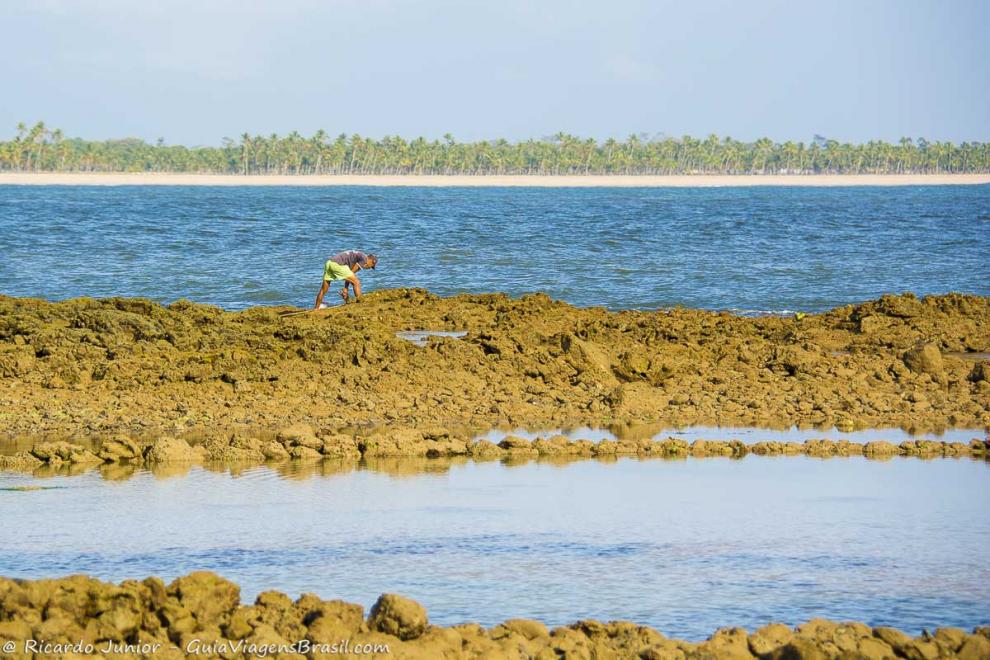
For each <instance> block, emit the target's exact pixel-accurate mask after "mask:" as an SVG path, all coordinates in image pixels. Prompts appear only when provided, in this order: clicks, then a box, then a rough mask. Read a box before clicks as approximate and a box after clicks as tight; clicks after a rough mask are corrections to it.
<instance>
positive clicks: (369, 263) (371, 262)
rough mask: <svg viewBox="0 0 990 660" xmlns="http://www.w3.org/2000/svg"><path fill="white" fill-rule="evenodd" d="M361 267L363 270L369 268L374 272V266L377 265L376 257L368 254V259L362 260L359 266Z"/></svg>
mask: <svg viewBox="0 0 990 660" xmlns="http://www.w3.org/2000/svg"><path fill="white" fill-rule="evenodd" d="M361 265H362V267H364V268H370V269H372V270H374V269H375V266H377V265H378V257H376V256H375V255H373V254H369V255H368V257H367V258H366V259H365V260H364V263H363V264H361Z"/></svg>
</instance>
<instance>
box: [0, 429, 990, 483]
mask: <svg viewBox="0 0 990 660" xmlns="http://www.w3.org/2000/svg"><path fill="white" fill-rule="evenodd" d="M749 454H753V455H756V456H799V455H803V456H814V457H819V458H830V457H833V456H865V457H867V458H872V459H880V460H882V459H887V458H892V457H894V456H915V457H919V458H940V457H963V456H966V457H973V458H990V438H987V439H978V438H977V439H973V440H972V441H971V442H970V443H969V444H966V443H962V442H942V441H933V440H906V441H904V442H901V443H900V444H893V443H891V442H886V441H883V440H877V441H873V442H867V443H858V442H849V441H845V440H838V441H836V440H827V439H821V440H807V441H805V442H803V443H799V442H758V443H755V444H752V445H747V444H745V443H743V442H741V441H739V440H695V441H694V442H692V443H688V442H687V441H686V440H683V439H680V438H666V439H663V440H650V439H641V440H618V441H616V440H601V441H599V442H597V443H596V442H592V441H590V440H571V439H569V438H567V437H566V436H562V435H558V436H552V437H549V438H537V439H536V440H532V441H531V440H527V439H525V438H518V437H514V436H508V437H506V438H504V439H503V440H502V441H500V442H499V443H498V444H495V443H493V442H490V441H488V440H470V439H468V438H464V437H461V436H458V435H457V434H456V433H452V432H448V431H433V432H430V431H426V432H423V431H417V430H414V429H392V430H379V431H377V432H374V433H370V434H368V435H364V436H355V435H350V434H343V433H339V432H333V431H325V432H317V431H315V430H314V429H313V428H312V427H310V426H308V425H306V424H295V425H293V426H290V427H287V428H284V429H281V430H279V431H278V432H277V433H275V434H273V435H270V434H269V435H261V436H256V435H249V434H247V433H244V432H234V433H223V432H215V433H211V434H208V435H207V436H205V437H201V438H199V439H197V440H196V441H194V442H192V443H190V442H188V441H186V440H185V439H183V438H175V437H160V438H157V439H154V440H146V441H138V440H135V439H133V438H129V437H127V436H123V435H118V436H115V437H110V438H105V439H100V440H97V441H95V442H93V443H89V445H88V446H87V445H84V444H78V443H72V442H66V441H49V442H40V443H38V444H36V445H34V446H33V447H31V448H30V449H27V450H22V451H19V452H17V453H15V454H12V455H7V456H3V455H0V470H11V471H25V472H36V473H38V474H39V475H40V476H43V475H45V474H48V473H51V474H63V473H68V474H73V473H79V472H82V471H85V470H86V469H88V468H91V467H95V466H111V465H113V466H117V465H120V466H125V467H127V468H131V470H129V471H128V470H124V471H117V472H116V473H115V474H125V473H131V472H133V470H134V469H137V468H141V467H145V468H148V469H151V470H152V471H160V472H163V473H164V472H167V473H174V472H176V468H182V467H185V468H187V469H188V467H190V466H193V465H204V464H205V465H236V466H241V467H243V466H250V465H258V464H278V465H281V464H286V463H294V464H307V463H318V462H323V461H335V462H345V463H348V462H349V463H356V462H358V461H360V460H369V459H380V458H422V459H443V458H446V459H451V458H471V459H474V460H479V461H481V460H507V461H512V462H524V461H527V460H534V459H562V460H577V459H581V458H597V459H604V458H610V457H617V456H636V457H640V458H650V457H653V458H668V459H678V458H687V457H693V458H703V457H716V456H724V457H731V458H742V457H744V456H747V455H749Z"/></svg>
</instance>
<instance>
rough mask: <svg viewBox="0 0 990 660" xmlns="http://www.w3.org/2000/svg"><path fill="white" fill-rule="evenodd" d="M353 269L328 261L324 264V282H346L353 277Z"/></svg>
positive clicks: (331, 260)
mask: <svg viewBox="0 0 990 660" xmlns="http://www.w3.org/2000/svg"><path fill="white" fill-rule="evenodd" d="M353 274H354V273H352V272H351V269H350V268H349V267H347V266H342V265H340V264H338V263H337V262H336V261H334V260H333V259H327V262H326V263H325V264H323V281H324V282H335V281H337V280H346V279H347V278H348V277H350V276H351V275H353Z"/></svg>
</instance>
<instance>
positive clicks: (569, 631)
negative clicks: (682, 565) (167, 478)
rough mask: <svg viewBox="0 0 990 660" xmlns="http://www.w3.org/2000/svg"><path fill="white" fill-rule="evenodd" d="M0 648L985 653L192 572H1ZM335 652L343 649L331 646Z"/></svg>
mask: <svg viewBox="0 0 990 660" xmlns="http://www.w3.org/2000/svg"><path fill="white" fill-rule="evenodd" d="M0 645H2V648H3V650H4V652H3V657H5V658H30V657H42V656H44V657H51V656H61V657H81V656H83V655H87V654H89V655H94V654H97V655H101V656H104V657H106V656H109V657H153V658H184V657H197V656H207V657H224V658H237V657H259V656H262V657H263V656H270V657H278V658H306V657H310V658H316V657H332V656H334V655H344V656H347V655H353V654H356V653H360V654H361V655H362V656H365V657H372V658H409V659H423V660H434V659H439V658H447V659H451V660H453V659H455V658H490V659H493V660H497V659H499V658H511V659H518V660H521V659H524V658H534V659H541V660H542V659H546V660H549V659H551V658H574V659H582V658H584V659H591V658H642V659H644V660H647V659H649V660H661V659H666V658H670V659H677V658H683V659H690V658H698V659H701V658H737V659H743V658H773V659H781V660H783V659H789V658H807V659H816V660H817V659H825V658H862V659H864V660H866V659H871V658H877V659H879V658H964V659H967V660H976V659H979V658H988V657H990V627H980V628H976V629H975V630H973V631H972V632H971V633H967V632H966V631H964V630H962V629H960V628H939V629H937V630H935V631H934V633H929V632H924V633H923V634H921V635H920V636H918V637H910V636H908V635H906V634H904V633H902V632H900V631H898V630H896V629H894V628H886V627H876V628H873V627H870V626H868V625H866V624H863V623H855V622H852V623H848V622H847V623H838V622H832V621H827V620H824V619H815V620H813V621H809V622H807V623H804V624H802V625H799V626H797V628H791V627H789V626H787V625H784V624H780V623H771V624H769V625H767V626H765V627H763V628H760V629H759V630H757V631H754V632H752V633H750V632H747V631H746V630H744V629H742V628H722V629H720V630H717V631H715V632H714V633H713V634H712V635H711V637H709V638H708V639H707V640H705V641H703V642H687V641H681V640H675V639H668V638H667V637H665V636H664V635H663V634H662V633H660V632H658V631H656V630H654V629H652V628H649V627H646V626H641V625H637V624H635V623H628V622H623V621H612V622H608V623H600V622H598V621H591V620H585V621H578V622H576V623H573V624H571V625H566V626H560V627H557V628H553V629H552V630H551V629H548V628H547V626H546V625H544V624H543V623H541V622H539V621H531V620H526V619H511V620H508V621H505V622H504V623H501V624H499V625H496V626H494V627H492V628H483V627H482V626H479V625H477V624H471V623H466V624H462V625H455V626H449V627H439V626H434V625H431V624H430V622H429V618H428V615H427V612H426V610H425V609H424V608H423V606H422V605H420V604H419V603H416V602H415V601H412V600H409V599H408V598H403V597H402V596H398V595H395V594H384V595H382V596H381V597H380V598H379V599H378V601H377V602H376V603H375V604H374V605H373V606H372V608H371V610H370V612H368V614H367V616H366V615H365V612H364V608H363V607H362V606H360V605H355V604H352V603H346V602H343V601H339V600H330V601H327V600H322V599H321V598H319V597H317V596H315V595H312V594H304V595H303V596H301V597H299V598H298V599H297V600H295V601H293V600H291V599H290V598H289V597H288V596H286V595H285V594H283V593H280V592H278V591H266V592H264V593H261V594H260V595H258V597H257V599H256V600H255V602H254V604H253V605H242V604H241V603H240V588H239V587H238V586H237V585H236V584H234V583H233V582H230V581H228V580H225V579H224V578H222V577H219V576H217V575H215V574H213V573H208V572H196V573H191V574H189V575H187V576H184V577H180V578H178V579H176V580H175V581H173V582H172V583H171V584H168V585H166V584H164V583H163V582H162V581H161V580H160V579H158V578H154V577H150V578H147V579H144V580H141V581H137V580H126V581H124V582H122V583H121V584H119V585H116V584H110V583H105V582H100V581H99V580H96V579H93V578H90V577H87V576H83V575H77V576H72V577H66V578H60V579H52V580H11V579H7V578H0ZM342 651H343V652H342Z"/></svg>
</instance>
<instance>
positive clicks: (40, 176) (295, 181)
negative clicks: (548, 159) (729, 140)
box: [0, 172, 990, 188]
mask: <svg viewBox="0 0 990 660" xmlns="http://www.w3.org/2000/svg"><path fill="white" fill-rule="evenodd" d="M981 184H982V185H986V184H990V174H884V175H872V174H870V175H866V174H863V175H861V174H834V175H833V174H821V175H818V174H816V175H793V174H792V175H786V174H779V175H778V174H767V175H763V174H754V175H705V174H697V175H680V176H647V175H643V176H639V175H610V176H598V175H588V176H538V175H505V176H500V175H479V176H470V175H450V176H441V175H435V176H434V175H415V174H407V175H392V176H385V175H356V174H355V175H326V176H315V175H261V174H256V175H246V176H245V175H237V174H165V173H82V172H73V173H54V172H2V173H0V185H26V186H31V185H34V186H406V187H414V186H424V187H437V188H438V187H464V188H475V187H478V188H480V187H531V188H720V187H744V186H814V187H835V186H926V185H937V186H944V185H981Z"/></svg>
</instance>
